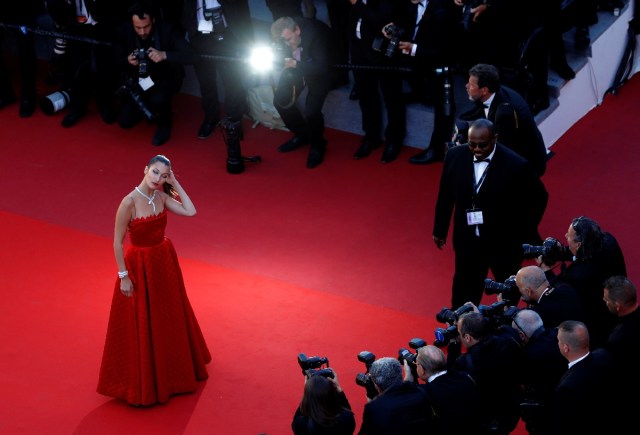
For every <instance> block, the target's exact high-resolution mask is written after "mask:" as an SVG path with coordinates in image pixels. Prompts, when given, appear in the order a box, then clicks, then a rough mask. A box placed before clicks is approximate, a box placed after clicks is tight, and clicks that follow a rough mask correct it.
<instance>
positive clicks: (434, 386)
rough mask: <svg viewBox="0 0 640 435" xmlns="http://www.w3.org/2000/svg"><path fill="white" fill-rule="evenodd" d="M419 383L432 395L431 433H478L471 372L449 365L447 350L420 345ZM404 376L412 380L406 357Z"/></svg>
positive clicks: (476, 403)
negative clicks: (433, 412)
mask: <svg viewBox="0 0 640 435" xmlns="http://www.w3.org/2000/svg"><path fill="white" fill-rule="evenodd" d="M415 364H416V369H417V373H418V377H419V378H420V379H421V380H422V381H424V384H420V385H418V388H419V389H421V390H423V391H424V392H425V394H426V396H427V397H428V398H429V400H430V402H431V405H432V406H433V409H434V411H435V418H434V431H433V432H429V433H430V434H443V435H444V434H449V435H466V434H470V433H477V431H478V430H479V425H478V421H479V420H478V415H477V412H478V405H479V403H478V393H477V388H476V383H475V381H474V380H473V378H472V377H471V375H469V374H468V373H463V372H459V371H456V370H453V369H448V368H447V357H446V355H445V354H444V352H443V351H442V350H441V349H440V348H438V347H436V346H433V345H428V346H423V347H421V348H420V349H418V354H417V357H416V361H415ZM404 372H405V380H406V381H413V374H412V372H411V369H410V367H409V362H407V361H406V360H405V361H404Z"/></svg>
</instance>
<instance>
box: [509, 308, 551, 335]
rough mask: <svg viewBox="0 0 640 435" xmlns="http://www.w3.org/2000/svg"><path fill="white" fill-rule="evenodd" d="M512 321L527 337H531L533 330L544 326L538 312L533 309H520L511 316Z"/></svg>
mask: <svg viewBox="0 0 640 435" xmlns="http://www.w3.org/2000/svg"><path fill="white" fill-rule="evenodd" d="M513 323H515V325H516V327H517V328H518V329H520V330H521V331H522V332H524V333H525V335H526V336H527V337H531V336H532V335H533V333H534V332H536V331H537V330H538V329H540V328H542V327H543V326H544V323H543V322H542V318H541V317H540V314H538V313H536V312H535V311H533V310H527V309H525V310H520V311H518V312H517V313H516V315H515V316H514V317H513Z"/></svg>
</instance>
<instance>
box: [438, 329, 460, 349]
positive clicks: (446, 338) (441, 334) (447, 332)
mask: <svg viewBox="0 0 640 435" xmlns="http://www.w3.org/2000/svg"><path fill="white" fill-rule="evenodd" d="M434 334H435V336H436V341H434V342H433V345H434V346H437V347H445V346H448V345H449V343H450V342H451V340H454V339H456V338H458V336H459V335H460V334H459V333H458V326H457V325H451V326H449V327H448V328H436V329H435V331H434Z"/></svg>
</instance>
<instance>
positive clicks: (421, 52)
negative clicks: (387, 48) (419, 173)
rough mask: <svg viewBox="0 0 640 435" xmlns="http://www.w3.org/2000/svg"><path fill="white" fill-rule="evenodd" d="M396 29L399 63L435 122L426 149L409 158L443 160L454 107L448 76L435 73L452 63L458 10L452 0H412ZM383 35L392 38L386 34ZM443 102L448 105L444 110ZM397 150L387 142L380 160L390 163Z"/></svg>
mask: <svg viewBox="0 0 640 435" xmlns="http://www.w3.org/2000/svg"><path fill="white" fill-rule="evenodd" d="M405 4H406V5H407V7H406V8H405V10H404V12H403V14H402V18H401V21H400V23H399V26H400V27H401V28H402V29H403V36H401V37H400V41H399V43H398V49H399V50H400V52H401V53H402V55H403V56H402V57H401V58H399V64H400V65H402V66H407V67H410V68H412V69H413V70H414V71H415V72H412V73H411V74H410V75H409V76H407V77H406V79H407V81H408V82H409V84H410V86H411V88H412V91H413V93H414V94H417V95H418V97H419V98H420V99H421V100H422V101H424V100H425V99H426V98H428V97H431V98H432V101H433V110H434V121H433V125H434V128H433V131H432V133H431V138H430V140H429V144H428V146H427V147H426V149H425V150H424V151H422V152H420V153H418V154H417V155H415V156H413V157H411V158H410V159H409V162H410V163H413V164H428V163H433V162H441V161H442V160H444V154H445V146H446V145H445V144H446V143H447V142H448V141H449V140H450V139H451V133H452V131H453V121H454V115H455V104H453V102H454V99H453V88H452V87H451V88H448V89H449V101H446V100H445V93H444V89H445V80H451V78H450V77H448V74H438V73H437V72H436V70H437V69H438V68H442V67H448V66H449V65H451V64H452V63H453V62H452V61H453V57H454V56H453V55H454V53H455V50H456V47H455V46H454V44H453V41H455V35H454V23H455V21H456V17H457V11H456V10H455V8H454V5H453V3H452V2H451V0H430V1H429V2H426V1H425V0H411V2H405ZM385 36H387V37H388V38H391V37H392V36H393V35H392V34H389V33H388V32H385ZM445 103H448V104H450V105H449V106H448V108H447V109H446V108H445ZM399 152H400V148H399V147H396V144H393V143H387V147H386V149H385V151H384V154H383V159H384V160H387V161H390V160H393V159H395V158H396V157H397V154H398V153H399Z"/></svg>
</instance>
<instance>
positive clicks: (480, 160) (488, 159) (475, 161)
mask: <svg viewBox="0 0 640 435" xmlns="http://www.w3.org/2000/svg"><path fill="white" fill-rule="evenodd" d="M490 161H491V159H490V158H488V157H487V158H486V159H479V160H474V161H473V163H482V162H487V163H489V162H490Z"/></svg>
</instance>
